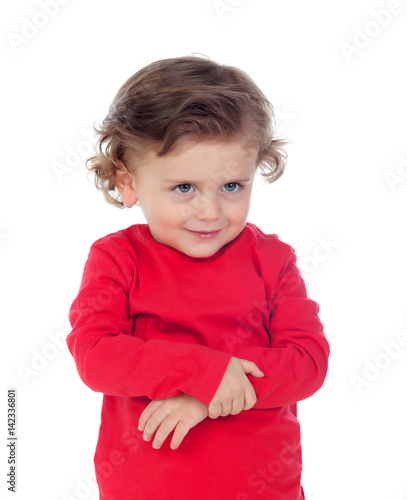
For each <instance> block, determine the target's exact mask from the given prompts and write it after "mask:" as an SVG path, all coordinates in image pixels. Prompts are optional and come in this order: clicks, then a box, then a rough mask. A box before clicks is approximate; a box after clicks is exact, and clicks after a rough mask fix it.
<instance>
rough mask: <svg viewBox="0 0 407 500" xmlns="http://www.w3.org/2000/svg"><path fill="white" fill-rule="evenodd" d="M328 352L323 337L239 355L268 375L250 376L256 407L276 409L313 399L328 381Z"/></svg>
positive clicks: (258, 349) (244, 351) (245, 350)
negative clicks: (260, 376) (261, 376)
mask: <svg viewBox="0 0 407 500" xmlns="http://www.w3.org/2000/svg"><path fill="white" fill-rule="evenodd" d="M328 353H329V347H328V343H327V341H326V339H325V337H324V336H322V335H315V336H314V337H313V338H312V339H308V340H304V339H302V340H301V344H294V343H291V344H290V345H287V346H286V347H282V348H272V347H270V348H257V347H256V348H245V349H241V350H240V351H239V352H238V353H237V354H236V355H237V356H238V357H240V358H243V359H248V360H250V361H253V362H254V363H256V365H257V366H258V367H259V368H260V369H261V370H262V371H263V372H264V373H265V376H264V377H263V378H254V377H250V376H249V379H250V382H251V383H252V385H253V388H254V390H255V392H256V396H257V402H256V404H255V405H254V407H253V408H254V409H269V408H277V407H280V406H285V405H290V404H293V403H296V402H298V401H301V400H303V399H306V398H308V397H310V396H311V395H312V394H314V393H315V392H316V391H318V389H319V388H320V387H321V386H322V384H323V382H324V380H325V376H326V373H327V368H328Z"/></svg>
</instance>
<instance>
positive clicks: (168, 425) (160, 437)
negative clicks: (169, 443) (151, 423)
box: [152, 416, 179, 450]
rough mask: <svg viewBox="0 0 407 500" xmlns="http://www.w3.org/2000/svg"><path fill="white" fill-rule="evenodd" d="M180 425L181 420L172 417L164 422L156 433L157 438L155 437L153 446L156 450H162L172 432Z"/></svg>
mask: <svg viewBox="0 0 407 500" xmlns="http://www.w3.org/2000/svg"><path fill="white" fill-rule="evenodd" d="M178 423H179V420H178V419H176V418H173V417H171V416H168V417H167V418H166V419H165V420H163V422H162V423H161V425H160V426H159V427H158V429H157V432H156V433H155V436H154V440H153V444H152V446H153V448H154V449H155V450H159V449H160V448H161V446H162V445H163V443H164V441H165V440H166V439H167V437H168V436H169V435H170V434H171V432H172V431H173V430H174V429H175V427H176V426H177V424H178Z"/></svg>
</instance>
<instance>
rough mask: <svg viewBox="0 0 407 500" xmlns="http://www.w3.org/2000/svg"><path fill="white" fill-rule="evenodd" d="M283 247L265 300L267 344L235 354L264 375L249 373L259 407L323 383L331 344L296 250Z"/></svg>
mask: <svg viewBox="0 0 407 500" xmlns="http://www.w3.org/2000/svg"><path fill="white" fill-rule="evenodd" d="M283 248H285V250H286V251H285V252H284V253H285V259H284V264H283V265H282V266H281V267H280V269H281V271H280V272H279V273H278V277H277V279H276V281H275V282H276V285H275V286H274V287H273V289H272V290H270V297H269V301H268V307H269V314H270V325H269V335H270V347H246V348H241V349H240V350H238V352H236V353H235V356H237V357H239V358H242V359H248V360H250V361H253V362H254V363H256V364H257V366H258V367H259V368H260V369H261V370H262V371H263V373H264V374H265V377H263V378H254V377H251V376H249V378H250V382H251V383H252V385H253V387H254V390H255V392H256V395H257V403H256V405H255V406H254V408H257V409H265V408H277V407H280V406H285V405H290V404H293V403H296V402H298V401H300V400H302V399H305V398H308V397H309V396H311V395H312V394H314V393H315V392H316V391H317V390H318V389H319V388H320V387H321V386H322V384H323V382H324V380H325V376H326V373H327V368H328V356H329V345H328V342H327V340H326V338H325V335H324V332H323V326H322V324H321V322H320V320H319V318H318V311H319V308H318V304H317V303H316V302H314V301H312V300H310V299H309V298H308V297H307V292H306V288H305V284H304V281H303V279H302V278H301V275H300V271H299V269H298V267H297V266H296V256H295V254H294V251H293V250H292V248H291V247H290V246H288V245H285V244H283ZM265 280H266V281H267V277H265Z"/></svg>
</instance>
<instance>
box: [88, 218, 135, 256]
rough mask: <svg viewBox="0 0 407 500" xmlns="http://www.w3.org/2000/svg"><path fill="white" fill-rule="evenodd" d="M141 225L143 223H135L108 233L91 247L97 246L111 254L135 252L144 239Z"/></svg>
mask: <svg viewBox="0 0 407 500" xmlns="http://www.w3.org/2000/svg"><path fill="white" fill-rule="evenodd" d="M141 226H143V224H133V225H132V226H130V227H128V228H126V229H121V230H120V231H116V232H114V233H110V234H107V235H106V236H103V237H102V238H99V239H98V240H96V241H95V242H94V243H93V244H92V245H91V248H93V249H94V248H97V249H99V250H103V251H105V252H106V253H111V254H116V253H117V254H125V253H129V252H130V253H133V252H134V251H135V248H136V247H137V244H138V242H139V241H141V240H142V236H141V234H142V230H141Z"/></svg>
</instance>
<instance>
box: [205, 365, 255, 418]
mask: <svg viewBox="0 0 407 500" xmlns="http://www.w3.org/2000/svg"><path fill="white" fill-rule="evenodd" d="M246 374H250V375H252V376H253V377H258V378H261V377H264V373H263V372H262V371H261V370H260V369H259V368H258V367H257V365H256V364H255V363H253V362H252V361H247V360H246V359H239V358H235V357H232V358H231V360H230V361H229V364H228V366H227V368H226V371H225V373H224V374H223V378H222V380H221V382H220V384H219V387H218V389H217V391H216V392H215V395H214V397H213V398H212V401H211V402H210V403H209V407H208V411H209V417H210V418H218V417H219V416H222V417H226V416H227V415H237V414H238V413H240V412H241V411H242V410H250V408H252V407H253V406H254V405H255V403H256V401H257V397H256V393H255V392H254V389H253V386H252V384H251V383H250V381H249V379H248V378H247V375H246Z"/></svg>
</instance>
